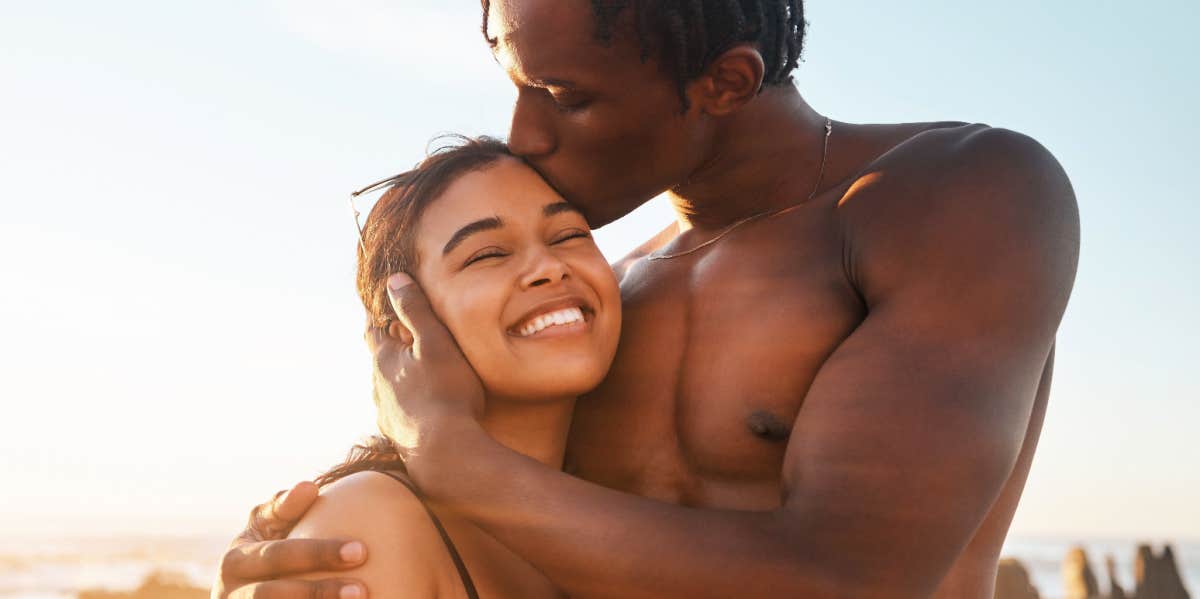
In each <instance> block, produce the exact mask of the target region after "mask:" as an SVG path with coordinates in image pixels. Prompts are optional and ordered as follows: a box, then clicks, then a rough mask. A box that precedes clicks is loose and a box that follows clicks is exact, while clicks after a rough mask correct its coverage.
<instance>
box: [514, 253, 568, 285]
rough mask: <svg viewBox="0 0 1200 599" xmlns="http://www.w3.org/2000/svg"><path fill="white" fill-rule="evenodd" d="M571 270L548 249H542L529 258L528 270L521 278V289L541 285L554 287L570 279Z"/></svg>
mask: <svg viewBox="0 0 1200 599" xmlns="http://www.w3.org/2000/svg"><path fill="white" fill-rule="evenodd" d="M570 276H571V269H570V267H568V266H567V263H566V262H563V261H562V259H560V258H559V257H558V256H555V255H554V252H552V251H550V249H549V248H543V249H542V250H541V251H539V252H537V254H535V255H534V256H532V257H531V258H530V263H529V266H528V268H526V269H525V273H524V274H523V275H522V276H521V287H522V288H525V289H529V288H532V287H541V286H543V285H554V284H556V283H560V282H562V281H565V280H566V279H568V278H570Z"/></svg>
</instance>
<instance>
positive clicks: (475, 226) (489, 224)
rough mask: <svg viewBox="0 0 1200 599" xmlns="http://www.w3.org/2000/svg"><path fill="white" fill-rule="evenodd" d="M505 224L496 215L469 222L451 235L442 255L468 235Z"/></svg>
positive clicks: (451, 249) (464, 239)
mask: <svg viewBox="0 0 1200 599" xmlns="http://www.w3.org/2000/svg"><path fill="white" fill-rule="evenodd" d="M547 208H548V206H547ZM503 226H504V221H502V220H500V218H499V217H496V216H493V217H491V218H481V219H479V220H477V221H475V222H473V223H469V224H467V225H465V226H463V227H462V228H461V229H459V230H457V231H455V232H454V235H451V236H450V241H447V242H446V246H445V247H443V248H442V255H443V256H445V255H446V254H449V253H450V252H452V251H454V248H456V247H458V246H459V244H461V243H462V242H464V241H466V240H467V238H468V237H470V236H472V235H474V234H476V233H482V232H484V231H493V230H495V229H499V228H500V227H503Z"/></svg>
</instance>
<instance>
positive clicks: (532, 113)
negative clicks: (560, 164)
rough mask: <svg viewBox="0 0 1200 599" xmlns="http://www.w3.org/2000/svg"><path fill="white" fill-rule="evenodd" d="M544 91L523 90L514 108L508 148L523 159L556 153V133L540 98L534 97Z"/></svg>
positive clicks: (518, 94) (519, 93) (518, 95)
mask: <svg viewBox="0 0 1200 599" xmlns="http://www.w3.org/2000/svg"><path fill="white" fill-rule="evenodd" d="M539 92H540V93H544V92H543V90H521V91H520V92H518V93H517V103H516V104H515V105H514V106H513V116H512V125H511V126H510V127H509V131H508V147H509V149H510V150H512V153H513V154H516V155H517V156H520V157H522V158H536V157H538V156H545V155H547V154H550V153H551V152H553V151H554V148H555V139H554V131H553V130H552V128H551V125H550V123H549V122H548V119H547V118H546V115H545V114H544V109H545V107H543V106H541V104H544V102H543V101H539V100H541V99H540V98H535V97H533V96H534V95H536V94H537V93H539Z"/></svg>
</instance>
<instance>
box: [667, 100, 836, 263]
mask: <svg viewBox="0 0 1200 599" xmlns="http://www.w3.org/2000/svg"><path fill="white" fill-rule="evenodd" d="M830 137H833V119H830V118H826V119H825V148H824V149H823V150H821V169H820V170H819V171H817V183H816V185H814V186H813V190H812V193H809V194H808V198H807V199H806V200H805V203H807V202H810V201H812V199H813V198H815V197H817V192H818V191H820V190H821V183H822V182H823V181H824V179H825V161H826V160H828V158H829V138H830ZM795 207H796V205H795V204H793V205H791V206H784V207H783V208H778V209H773V210H767V211H765V212H759V213H757V214H751V215H750V216H747V217H746V218H743V219H742V220H739V221H737V222H735V223H733V224H732V225H729V226H727V227H725V228H724V229H721V232H720V233H717V234H716V235H715V236H714V237H713V238H712V239H709V240H708V241H705V242H704V243H701V244H700V245H697V246H696V247H694V248H692V249H690V250H684V251H682V252H675V253H674V254H650V255H649V256H646V260H669V259H671V258H678V257H680V256H686V255H688V254H691V253H694V252H698V251H700V250H702V249H704V248H706V247H708V246H710V245H712V244H714V243H716V242H718V241H720V240H721V238H722V237H724V236H726V235H728V234H729V233H731V232H732V231H733V230H734V229H736V228H738V227H740V226H742V225H744V224H746V223H748V222H750V221H753V220H758V219H761V218H768V217H772V216H775V215H777V214H782V213H783V212H786V211H788V210H791V209H792V208H795Z"/></svg>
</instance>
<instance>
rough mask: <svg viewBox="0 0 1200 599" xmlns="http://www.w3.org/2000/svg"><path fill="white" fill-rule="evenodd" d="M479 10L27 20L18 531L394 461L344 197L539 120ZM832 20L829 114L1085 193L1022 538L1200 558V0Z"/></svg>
mask: <svg viewBox="0 0 1200 599" xmlns="http://www.w3.org/2000/svg"><path fill="white" fill-rule="evenodd" d="M450 4H451V3H448V2H445V1H444V0H437V1H435V0H420V1H418V0H393V1H383V0H359V1H357V2H349V3H332V2H318V1H316V0H296V1H290V2H285V1H282V0H280V1H277V2H267V1H261V0H257V1H251V0H209V1H206V2H191V3H182V2H161V1H150V0H145V1H130V0H122V1H114V2H103V3H101V2H84V1H73V2H72V1H61V0H58V1H53V0H51V1H44V2H36V3H34V2H15V1H9V0H0V80H2V81H3V84H2V88H0V193H2V195H0V198H2V199H0V399H2V400H3V404H2V405H3V410H4V414H3V416H2V417H0V481H2V482H0V485H2V486H0V530H3V531H6V532H8V533H21V534H36V535H41V534H63V533H77V532H85V533H110V532H113V533H115V532H170V533H201V532H204V533H208V532H217V533H222V532H225V531H228V532H229V533H230V534H232V533H233V532H234V531H235V530H236V529H238V528H239V527H240V525H241V522H242V520H243V517H244V515H245V513H246V512H247V511H248V509H249V508H250V506H252V505H253V504H255V503H257V502H259V501H261V500H262V499H264V498H266V497H268V496H269V495H270V494H271V493H272V492H273V491H275V490H276V489H279V488H282V487H285V486H287V485H289V484H290V483H292V482H294V481H296V480H300V479H303V478H307V477H310V476H312V475H313V474H315V473H317V472H319V471H321V470H323V469H324V468H325V467H327V466H329V465H331V464H332V463H334V462H336V461H338V460H339V459H340V458H341V456H342V454H343V452H344V451H345V449H346V448H347V447H348V446H349V444H350V443H351V442H353V441H354V440H355V439H356V438H357V437H358V436H360V435H362V434H365V433H369V432H371V431H372V429H373V427H374V412H373V408H372V405H371V401H370V397H369V395H368V393H367V392H368V379H367V377H368V374H369V364H368V357H367V354H366V351H365V349H364V348H363V347H362V344H361V339H360V334H361V325H362V310H361V306H360V305H359V304H358V302H357V297H356V296H355V294H354V291H353V282H352V271H353V260H354V243H355V241H354V228H353V224H352V221H351V220H350V216H349V211H348V208H347V206H346V203H345V197H346V193H347V192H348V191H350V190H351V189H353V188H354V187H356V186H357V185H360V184H363V183H365V182H369V181H372V180H374V179H375V178H378V177H380V176H385V175H388V174H391V173H393V172H396V171H398V170H402V169H404V168H406V167H408V166H411V165H412V164H413V163H414V162H415V161H416V160H417V159H419V158H420V156H421V155H422V154H423V151H424V147H425V143H426V141H427V140H428V139H429V138H431V137H433V136H434V135H435V134H437V133H440V132H446V131H457V132H465V133H471V134H480V133H491V134H498V135H503V134H505V133H506V132H507V126H508V117H509V111H510V109H511V106H512V101H513V98H514V93H513V90H512V88H511V85H510V84H509V83H508V81H507V80H506V79H505V78H504V76H503V74H502V73H501V72H500V71H499V69H498V68H497V67H496V66H495V65H494V64H493V63H492V61H491V58H490V56H489V55H488V52H487V50H486V48H485V46H484V45H483V43H482V41H481V38H480V36H479V34H478V15H477V10H478V8H477V7H478V3H477V2H474V1H470V2H461V3H454V5H455V6H456V7H458V8H446V6H447V5H450ZM807 5H808V12H809V20H810V22H811V28H810V38H809V45H808V51H807V53H806V61H805V62H804V63H803V64H802V65H801V69H800V71H799V73H798V76H797V85H798V86H799V87H800V89H801V91H802V92H803V93H804V94H805V96H806V97H807V98H808V99H809V101H810V102H811V103H812V104H813V105H814V106H815V107H816V108H817V109H818V110H820V111H822V112H824V113H826V114H829V115H830V116H832V117H833V118H835V119H839V120H844V121H854V122H888V121H917V120H944V119H957V120H968V121H982V122H987V123H990V124H993V125H998V126H1004V127H1009V128H1013V129H1017V130H1019V131H1022V132H1025V133H1028V134H1030V135H1033V136H1034V137H1036V138H1038V139H1039V140H1041V141H1042V142H1043V143H1044V144H1045V145H1046V146H1047V147H1049V148H1050V149H1051V151H1053V152H1054V153H1055V154H1056V155H1057V156H1058V157H1059V159H1060V160H1061V161H1062V163H1063V164H1064V166H1065V167H1066V169H1067V171H1068V173H1069V174H1070V175H1071V177H1072V179H1073V181H1074V184H1075V187H1076V191H1077V193H1078V196H1079V201H1080V207H1081V212H1082V224H1083V255H1082V263H1081V265H1080V271H1079V278H1078V283H1077V285H1076V289H1075V295H1074V298H1073V300H1072V303H1071V306H1070V308H1069V310H1068V313H1067V316H1066V319H1065V321H1064V323H1063V326H1062V329H1061V335H1060V341H1059V350H1058V360H1059V365H1058V368H1057V372H1056V381H1055V388H1054V394H1053V396H1052V400H1051V407H1050V411H1049V414H1048V416H1047V422H1046V427H1045V431H1044V434H1043V436H1042V442H1041V448H1040V449H1039V451H1038V456H1037V460H1036V462H1035V465H1034V469H1033V473H1032V476H1031V478H1030V481H1029V484H1028V487H1027V491H1026V493H1025V498H1024V501H1023V503H1022V506H1021V509H1020V511H1019V512H1018V515H1017V517H1016V521H1015V522H1014V525H1013V530H1014V533H1016V534H1020V535H1054V534H1066V535H1078V536H1080V537H1087V536H1135V537H1174V538H1188V537H1190V538H1200V514H1198V513H1197V510H1196V508H1195V506H1197V505H1200V443H1197V442H1196V441H1195V439H1196V437H1197V436H1198V435H1197V430H1196V427H1197V426H1198V424H1200V405H1198V401H1197V400H1200V383H1198V382H1197V379H1196V377H1195V375H1194V373H1195V372H1196V367H1195V362H1196V360H1197V358H1198V357H1200V352H1197V350H1196V348H1195V343H1196V340H1197V339H1198V338H1200V317H1198V316H1197V314H1196V310H1197V296H1198V293H1197V291H1198V286H1200V283H1198V281H1200V277H1198V276H1197V275H1198V274H1200V268H1198V267H1197V266H1196V265H1197V264H1198V263H1200V243H1198V242H1197V237H1198V234H1197V231H1196V227H1197V226H1200V206H1198V204H1197V199H1200V198H1198V196H1200V193H1197V191H1196V185H1197V184H1196V183H1195V182H1194V181H1193V179H1192V177H1191V175H1192V174H1194V172H1195V169H1196V165H1197V163H1198V159H1200V152H1198V151H1197V150H1196V144H1197V141H1196V140H1197V139H1200V123H1198V119H1197V113H1196V107H1197V106H1200V82H1198V79H1200V78H1198V77H1197V71H1196V65H1195V61H1196V59H1197V57H1200V44H1198V43H1197V42H1196V41H1195V40H1196V36H1195V35H1194V28H1195V26H1196V23H1197V22H1200V4H1198V3H1196V2H1194V1H1191V0H1175V1H1172V0H1146V1H1143V2H1140V3H1136V4H1130V3H1123V2H1122V3H1118V2H1115V1H1100V2H1083V1H1081V0H1058V1H1055V2H1045V1H1043V0H1014V1H1011V2H970V3H964V2H961V1H951V0H921V1H917V2H878V1H870V2H868V1H865V0H809V2H808V3H807ZM459 6H460V7H459ZM670 218H671V214H670V211H669V209H668V208H667V207H666V206H665V205H664V204H663V203H662V202H659V201H656V202H652V203H651V204H648V205H647V206H646V207H645V208H643V209H641V210H639V211H638V212H636V213H634V214H633V215H631V216H630V217H628V218H626V219H624V220H622V221H620V222H618V223H617V224H614V225H611V226H609V227H607V228H605V229H603V230H601V231H600V232H599V233H598V238H599V239H600V242H601V245H602V248H603V249H604V251H605V253H606V255H608V256H609V257H610V258H615V257H617V256H619V255H620V254H622V253H623V251H624V250H626V249H628V248H630V247H632V246H633V245H635V244H636V243H637V242H639V241H641V240H642V239H643V238H644V237H647V236H648V235H649V234H650V233H651V232H652V231H655V230H657V229H658V228H660V227H661V226H662V225H663V224H665V223H666V222H668V221H669V220H670Z"/></svg>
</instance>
